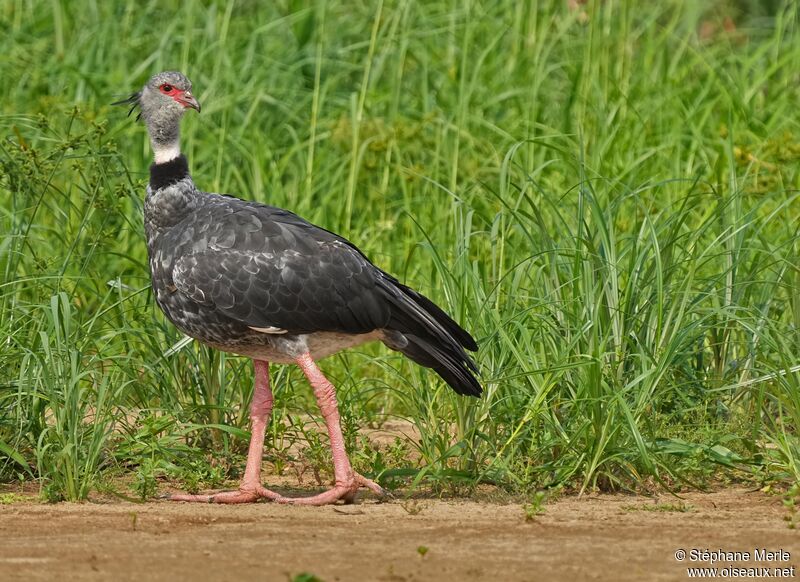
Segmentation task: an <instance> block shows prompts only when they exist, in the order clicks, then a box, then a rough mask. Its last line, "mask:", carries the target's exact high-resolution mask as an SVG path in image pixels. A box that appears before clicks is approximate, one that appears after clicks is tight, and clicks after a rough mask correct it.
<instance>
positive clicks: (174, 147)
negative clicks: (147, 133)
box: [153, 141, 181, 164]
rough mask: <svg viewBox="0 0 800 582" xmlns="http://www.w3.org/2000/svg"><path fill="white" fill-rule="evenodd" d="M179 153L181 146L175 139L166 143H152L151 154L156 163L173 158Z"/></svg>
mask: <svg viewBox="0 0 800 582" xmlns="http://www.w3.org/2000/svg"><path fill="white" fill-rule="evenodd" d="M179 155H181V146H180V145H179V144H178V142H177V141H176V142H174V143H171V144H168V145H155V144H154V145H153V156H154V157H155V161H156V163H157V164H163V163H166V162H168V161H170V160H174V159H175V158H177V157H178V156H179Z"/></svg>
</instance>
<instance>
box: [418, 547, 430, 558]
mask: <svg viewBox="0 0 800 582" xmlns="http://www.w3.org/2000/svg"><path fill="white" fill-rule="evenodd" d="M417 553H418V554H419V555H420V556H421V557H423V558H424V557H425V555H426V554H427V553H428V546H419V547H418V548H417Z"/></svg>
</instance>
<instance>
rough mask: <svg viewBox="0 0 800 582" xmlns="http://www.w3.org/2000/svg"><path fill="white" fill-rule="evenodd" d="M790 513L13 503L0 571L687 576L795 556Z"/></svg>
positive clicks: (673, 502)
mask: <svg viewBox="0 0 800 582" xmlns="http://www.w3.org/2000/svg"><path fill="white" fill-rule="evenodd" d="M787 515H788V513H787V510H786V509H785V508H784V507H783V505H782V503H781V499H780V497H775V496H768V495H765V494H763V493H759V492H749V491H744V490H725V491H721V492H717V493H711V494H703V493H689V494H686V495H682V496H681V498H680V499H678V498H676V497H672V496H662V497H660V498H658V499H653V498H645V497H633V496H625V495H599V496H584V497H565V498H562V499H559V500H556V501H552V502H550V503H548V504H546V505H545V507H544V513H543V514H541V515H538V516H536V517H535V518H534V519H533V520H526V518H525V511H524V510H523V507H522V506H521V505H520V504H496V503H490V502H476V501H441V500H435V499H422V500H414V501H411V502H405V501H392V502H390V503H383V504H379V503H376V502H375V501H372V500H370V499H365V500H364V501H363V502H362V503H360V504H357V505H348V506H335V507H324V508H308V507H288V506H279V505H273V504H269V503H260V504H256V505H247V506H218V505H200V504H176V503H172V502H168V501H159V502H151V503H146V504H134V503H125V502H120V501H114V502H108V503H85V504H72V503H62V504H58V505H44V504H38V503H34V502H30V501H24V502H18V503H12V504H9V505H2V506H0V539H2V543H0V579H2V580H26V581H27V580H55V579H64V580H83V579H86V580H281V581H286V580H292V579H294V577H295V576H297V575H298V574H301V573H304V572H307V573H311V574H314V575H315V576H317V578H318V579H319V580H322V581H324V582H331V581H334V580H339V581H350V580H376V581H387V582H401V581H409V582H410V581H419V580H502V581H505V580H686V579H687V578H688V576H687V573H686V567H687V566H708V565H709V564H707V563H705V564H704V563H700V562H690V561H689V560H688V559H687V560H686V561H684V562H677V561H676V559H675V557H674V556H675V552H676V551H677V550H678V549H685V550H687V551H689V550H691V549H692V548H696V549H706V548H707V549H709V550H720V549H722V550H726V551H743V550H744V551H749V552H751V554H752V552H753V549H754V548H767V549H769V550H779V549H782V550H786V551H788V552H790V553H791V558H790V559H789V560H788V561H785V562H777V563H772V564H770V566H781V567H791V566H793V565H800V537H798V533H797V532H796V531H795V530H792V529H789V527H788V525H787V522H786V521H785V518H786V516H787ZM425 548H427V551H425ZM423 554H424V555H423ZM716 565H717V566H719V567H723V566H724V565H725V564H724V563H723V564H716ZM735 565H736V566H738V567H760V566H767V565H768V564H767V563H766V562H756V561H753V560H751V561H749V562H739V563H736V564H735ZM798 570H800V568H798ZM798 575H800V572H798Z"/></svg>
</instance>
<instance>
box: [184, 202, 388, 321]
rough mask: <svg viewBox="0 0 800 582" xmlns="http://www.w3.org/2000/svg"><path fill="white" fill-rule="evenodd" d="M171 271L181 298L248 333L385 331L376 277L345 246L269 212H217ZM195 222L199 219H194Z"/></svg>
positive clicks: (321, 232) (290, 218) (265, 209)
mask: <svg viewBox="0 0 800 582" xmlns="http://www.w3.org/2000/svg"><path fill="white" fill-rule="evenodd" d="M211 218H212V220H210V221H209V220H208V217H206V222H207V223H208V222H210V223H211V226H210V227H209V228H208V230H207V231H206V232H204V233H203V234H204V237H205V240H206V243H205V244H203V243H202V242H200V243H198V241H195V242H194V244H193V246H192V252H190V253H188V254H184V255H182V256H180V257H178V258H177V259H176V261H175V262H174V264H173V268H172V277H173V281H174V284H175V286H176V287H177V288H178V290H179V291H180V292H182V293H183V294H185V295H186V296H188V297H189V298H191V299H192V300H194V301H196V302H197V303H200V304H203V305H205V306H213V307H214V308H215V309H217V310H219V311H220V312H222V313H223V314H225V315H226V316H228V317H230V318H232V319H234V320H236V321H239V322H241V323H243V324H245V325H247V326H250V327H255V328H279V329H286V330H288V331H289V332H290V333H310V332H314V331H338V332H344V333H367V332H370V331H372V330H374V329H377V328H381V327H384V326H385V325H386V324H387V323H388V321H389V318H390V313H389V309H390V308H389V305H388V304H386V302H385V301H382V295H381V291H380V289H379V288H378V281H379V279H380V278H381V276H382V273H381V271H379V270H378V269H377V268H376V267H374V266H373V265H372V264H371V263H370V262H369V261H368V260H367V259H366V258H365V257H364V256H363V255H362V254H361V253H360V252H359V251H358V250H357V249H356V248H355V247H354V246H352V245H351V244H350V243H349V242H347V241H346V240H344V239H342V238H340V237H338V236H336V235H334V234H332V233H330V232H328V231H326V230H324V229H321V228H318V227H315V226H314V225H312V224H310V223H308V222H306V221H304V220H303V219H301V218H299V217H298V216H296V215H294V214H292V213H290V212H287V211H282V210H278V209H273V208H271V207H268V206H261V205H246V206H244V207H239V208H236V209H235V210H234V211H230V209H221V210H219V211H218V212H216V216H213V217H211ZM198 220H199V217H198Z"/></svg>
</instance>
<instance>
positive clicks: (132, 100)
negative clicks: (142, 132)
mask: <svg viewBox="0 0 800 582" xmlns="http://www.w3.org/2000/svg"><path fill="white" fill-rule="evenodd" d="M141 96H142V94H141V92H138V93H132V94H131V96H130V97H128V98H126V99H123V100H122V101H115V102H114V103H112V104H111V105H130V106H131V109H130V111H128V117H130V116H131V113H133V111H134V110H135V109H136V108H137V107H138V106H139V99H140V98H141ZM141 117H142V112H141V111H140V112H139V114H138V115H137V116H136V121H139V119H141Z"/></svg>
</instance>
